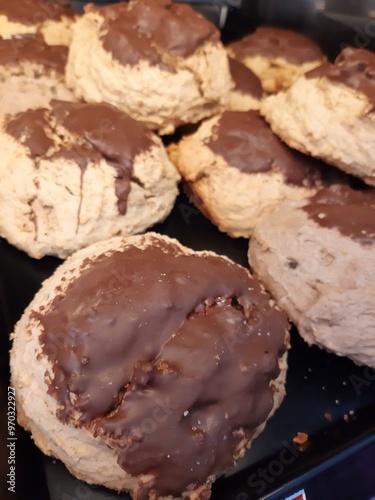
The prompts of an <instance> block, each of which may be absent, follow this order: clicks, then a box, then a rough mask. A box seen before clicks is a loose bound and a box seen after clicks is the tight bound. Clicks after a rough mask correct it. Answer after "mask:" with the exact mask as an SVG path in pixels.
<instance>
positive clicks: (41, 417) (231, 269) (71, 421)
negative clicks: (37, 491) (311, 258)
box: [11, 233, 289, 500]
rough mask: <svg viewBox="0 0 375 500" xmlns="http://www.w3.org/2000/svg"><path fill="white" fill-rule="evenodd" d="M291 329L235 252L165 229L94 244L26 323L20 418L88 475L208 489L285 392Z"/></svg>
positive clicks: (167, 489) (39, 440)
mask: <svg viewBox="0 0 375 500" xmlns="http://www.w3.org/2000/svg"><path fill="white" fill-rule="evenodd" d="M288 326H289V325H288V321H287V318H286V315H285V314H284V313H283V312H281V311H280V310H279V309H277V308H276V307H274V305H273V302H272V301H271V300H270V297H269V295H267V294H266V293H265V292H264V291H263V290H262V288H261V285H260V284H259V282H258V281H257V280H255V279H253V278H252V277H251V276H250V274H249V272H248V271H247V270H246V269H245V268H243V267H241V266H239V265H237V264H234V263H233V262H231V261H230V260H229V259H227V258H225V257H221V256H218V255H216V254H214V253H212V252H194V251H192V250H190V249H188V248H186V247H183V246H181V245H180V244H179V243H178V242H177V241H176V240H171V239H169V238H167V237H164V236H160V235H156V234H152V233H149V234H146V235H144V236H136V237H129V238H127V239H123V238H114V239H112V240H109V241H105V242H100V243H97V244H94V245H93V246H91V247H89V248H86V249H83V250H81V251H79V252H77V253H76V254H74V255H73V256H72V257H71V258H70V259H68V260H67V261H66V262H65V263H64V264H63V265H62V266H61V267H60V268H59V269H58V270H57V271H56V272H55V274H54V275H53V276H52V277H51V278H50V279H49V280H47V281H46V282H45V283H44V284H43V287H42V289H41V290H40V291H39V293H38V294H37V295H36V296H35V298H34V300H33V302H32V303H31V304H30V306H29V307H28V309H27V310H26V311H25V313H24V315H23V317H22V319H21V320H20V322H19V323H18V325H17V326H16V329H15V333H14V336H13V337H14V342H13V348H12V352H11V371H12V382H11V383H12V387H14V388H15V391H16V400H17V410H18V421H19V423H20V424H21V425H22V426H23V427H25V428H26V429H27V430H29V431H30V432H31V433H32V436H33V439H34V441H35V442H36V444H37V445H38V446H39V447H40V448H41V449H42V451H43V452H44V453H46V454H48V455H52V456H54V457H57V458H59V459H61V460H62V461H63V462H64V463H65V465H66V466H67V467H68V469H69V470H70V471H71V472H72V473H73V474H74V475H75V476H77V477H78V478H80V479H83V480H84V481H86V482H88V483H94V484H103V485H104V486H107V487H109V488H113V489H115V490H129V491H130V492H131V495H132V498H134V499H150V500H151V499H152V500H156V499H180V498H189V499H196V500H197V499H199V498H200V499H201V498H206V499H208V498H209V496H210V487H211V483H212V482H213V480H214V477H215V474H216V473H218V472H219V471H221V470H225V469H227V468H229V467H231V466H233V465H234V463H235V460H237V459H238V458H239V457H241V456H242V455H243V454H244V452H245V450H246V448H247V447H249V446H250V444H251V441H252V440H253V439H254V437H255V436H257V435H258V434H259V433H260V432H261V430H262V429H263V428H264V425H265V421H266V419H267V418H268V417H269V415H270V414H271V413H272V412H273V411H274V410H275V409H276V408H277V407H278V406H279V404H280V403H281V400H282V398H283V396H284V381H285V373H286V348H287V344H288Z"/></svg>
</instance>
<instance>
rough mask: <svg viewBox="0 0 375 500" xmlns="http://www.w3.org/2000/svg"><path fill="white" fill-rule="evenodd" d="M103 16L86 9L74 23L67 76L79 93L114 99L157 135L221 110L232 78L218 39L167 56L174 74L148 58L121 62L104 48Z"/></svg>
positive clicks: (89, 98)
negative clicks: (184, 53)
mask: <svg viewBox="0 0 375 500" xmlns="http://www.w3.org/2000/svg"><path fill="white" fill-rule="evenodd" d="M102 20H103V18H102V17H101V16H100V15H99V14H97V13H94V12H88V13H86V14H84V15H83V16H82V17H81V19H80V20H79V21H78V22H77V23H76V25H75V27H74V31H73V33H74V34H73V40H72V44H71V46H70V52H69V58H68V63H67V71H66V81H67V84H68V86H69V87H70V88H71V89H73V91H74V92H75V94H76V95H77V97H78V98H81V99H83V100H85V101H87V102H103V101H104V102H108V103H110V104H113V105H114V106H117V107H118V108H120V109H122V110H123V111H125V112H126V113H128V114H129V115H130V116H132V117H133V118H135V119H136V120H139V121H143V122H144V123H146V124H147V125H148V126H149V127H150V128H152V129H156V130H158V131H159V133H161V134H170V133H173V131H174V129H175V128H176V127H177V126H179V125H182V124H184V123H196V122H198V121H200V120H202V119H203V118H205V117H207V116H211V115H213V114H215V113H217V112H219V111H220V110H222V109H224V107H225V105H226V103H227V101H228V93H229V91H230V89H231V87H232V81H231V78H230V73H229V67H228V58H227V55H226V51H225V49H224V47H223V46H222V45H221V44H213V43H205V44H203V45H202V46H201V47H200V48H199V49H198V50H196V51H195V52H194V53H193V54H192V55H191V56H189V57H186V58H182V57H173V58H172V57H171V56H170V55H169V56H168V57H169V59H170V60H169V63H170V64H172V65H173V66H174V67H175V69H176V72H175V73H171V72H168V71H165V70H162V69H160V68H159V67H158V66H154V65H151V64H150V63H149V62H148V61H147V60H140V61H139V63H138V64H137V65H135V66H130V65H126V66H123V65H122V64H120V63H119V62H118V61H116V60H114V59H113V57H112V55H111V54H110V53H109V52H107V51H106V50H105V49H104V48H103V45H102V42H101V40H100V26H101V24H102ZM218 75H220V78H218Z"/></svg>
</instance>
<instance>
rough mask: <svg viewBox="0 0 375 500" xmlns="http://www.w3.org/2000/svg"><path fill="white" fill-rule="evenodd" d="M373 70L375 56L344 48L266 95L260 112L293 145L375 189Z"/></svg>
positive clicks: (374, 94)
mask: <svg viewBox="0 0 375 500" xmlns="http://www.w3.org/2000/svg"><path fill="white" fill-rule="evenodd" d="M374 72H375V54H373V53H372V52H368V51H366V50H362V49H352V48H346V49H344V50H343V51H342V52H341V54H340V55H339V56H338V57H337V59H336V61H335V63H334V64H333V65H331V64H328V63H327V64H324V65H322V66H320V67H319V68H316V69H315V70H313V71H312V72H309V73H307V74H306V75H305V76H302V77H300V78H299V79H298V80H297V81H296V82H295V83H294V84H293V85H292V86H291V87H290V88H289V89H288V90H287V91H286V92H282V93H280V94H278V95H275V96H269V97H267V98H266V99H265V100H264V102H263V104H262V111H261V112H262V113H263V114H264V116H265V118H266V119H267V121H268V122H269V123H270V124H271V127H272V129H273V130H274V132H275V133H276V134H278V135H279V136H280V137H281V138H282V139H283V141H285V142H286V143H287V144H289V145H290V146H291V147H293V148H295V149H298V150H300V151H302V152H306V153H308V154H311V155H313V156H316V157H318V158H322V159H323V160H324V161H326V162H327V163H330V164H332V165H335V166H336V167H338V168H341V169H342V170H344V171H345V172H348V173H349V174H352V175H355V176H357V177H361V178H362V179H363V180H364V181H365V182H366V183H367V184H370V185H375V134H374V132H375V115H374V113H373V108H374V104H375V79H374Z"/></svg>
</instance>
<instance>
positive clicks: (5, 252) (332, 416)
mask: <svg viewBox="0 0 375 500" xmlns="http://www.w3.org/2000/svg"><path fill="white" fill-rule="evenodd" d="M154 230H156V231H158V232H161V233H164V234H167V235H169V236H172V237H175V238H177V239H179V240H180V241H181V243H183V244H185V245H187V246H189V247H192V248H194V249H196V250H201V249H209V250H213V251H216V252H218V253H221V254H225V255H227V256H228V257H230V258H232V259H233V260H235V261H236V262H238V263H239V264H242V265H245V266H247V258H246V253H247V241H245V240H243V239H237V240H234V239H231V238H229V237H227V236H225V235H224V234H222V233H220V232H219V231H218V230H217V229H216V228H215V227H214V226H213V225H212V224H210V223H209V222H208V221H207V220H206V219H205V218H204V217H203V216H202V215H200V214H199V213H198V210H197V209H196V208H195V207H193V206H192V205H190V203H189V202H188V200H187V198H186V197H185V196H184V195H182V194H181V195H180V196H179V198H178V200H177V203H176V205H175V208H174V210H173V212H172V213H171V215H170V216H169V217H168V219H167V220H166V221H165V222H164V223H163V224H161V225H159V226H157V227H156V228H154ZM0 262H1V267H0V331H1V335H2V340H1V342H2V348H1V357H0V367H1V383H0V396H1V403H0V407H1V420H0V437H1V442H2V443H6V442H7V439H6V438H7V426H6V407H7V406H6V399H7V394H6V392H7V386H8V376H9V372H8V354H7V351H8V347H9V341H8V335H9V333H10V332H12V330H13V327H14V324H15V322H16V321H17V320H18V319H19V318H20V316H21V314H22V312H23V310H24V308H25V307H26V306H27V305H28V303H29V302H30V300H31V299H32V297H33V295H34V293H35V292H36V291H37V290H38V288H39V286H40V283H41V282H42V281H43V280H44V279H45V278H47V277H48V276H49V275H50V274H51V273H52V272H53V270H54V269H55V268H56V266H57V265H58V264H59V263H60V261H59V260H58V259H54V258H44V259H42V260H40V261H36V260H33V259H31V258H29V257H27V256H26V255H25V254H24V253H22V252H20V251H18V250H16V249H15V248H13V247H11V246H10V245H8V244H7V243H6V242H5V241H4V240H1V239H0ZM286 390H287V396H286V398H285V400H284V402H283V404H282V406H281V408H280V409H279V410H278V411H277V412H276V414H275V416H274V417H272V419H271V420H270V421H269V423H268V424H267V427H266V430H265V431H264V432H263V434H261V436H260V437H259V438H258V439H256V441H255V442H254V444H253V446H252V448H251V450H250V451H249V452H248V453H247V455H246V456H245V457H244V458H243V459H242V460H241V461H240V463H239V464H238V466H237V468H236V469H235V470H234V471H232V472H231V473H229V474H227V475H225V476H223V477H222V478H220V479H219V480H218V481H217V482H216V483H215V485H214V488H213V495H212V500H223V499H228V500H250V499H258V498H265V497H266V496H267V498H268V495H269V494H271V493H273V494H272V495H271V496H272V498H283V499H284V498H286V496H287V493H288V492H289V491H292V492H293V491H297V490H298V488H299V484H302V485H303V486H306V485H309V484H310V483H311V486H309V487H308V488H307V486H306V488H307V490H306V491H308V490H309V489H310V492H309V494H308V495H307V496H306V498H307V499H308V500H310V499H311V500H314V498H317V499H318V498H319V500H321V499H325V498H329V497H332V498H335V499H340V500H346V499H347V500H362V499H363V500H370V498H371V497H375V475H374V471H375V418H374V416H375V371H374V370H371V369H368V368H365V367H358V366H355V365H354V364H353V363H352V362H351V361H349V360H347V359H344V358H340V357H338V356H335V355H333V354H328V353H326V352H325V351H322V350H320V349H318V348H317V347H308V346H307V344H305V342H304V341H303V340H302V339H301V338H300V337H299V336H298V334H297V333H296V332H292V349H291V351H290V353H289V372H288V377H287V384H286ZM297 432H304V433H306V434H307V435H308V442H307V444H304V445H303V446H298V445H297V444H296V443H294V442H293V437H295V436H296V434H297ZM16 435H17V441H16V480H15V482H16V488H15V491H16V492H15V493H12V492H10V491H8V489H7V488H8V486H9V485H8V484H7V483H6V481H7V479H8V478H7V474H8V473H9V467H10V466H9V464H8V463H7V457H8V456H9V453H8V450H9V449H8V448H7V447H6V445H3V447H2V452H1V468H0V478H1V487H2V491H1V492H0V499H1V500H8V499H17V500H28V499H38V500H44V499H50V500H79V499H90V500H102V499H113V500H122V499H128V498H130V497H128V496H127V495H126V494H120V495H118V494H116V493H114V492H111V491H109V490H106V489H104V488H99V487H90V486H88V485H86V484H85V483H82V482H79V481H77V480H76V479H75V478H73V477H72V476H71V475H70V474H69V473H68V472H67V470H66V469H65V467H64V466H63V465H62V464H61V463H59V462H58V461H54V460H53V459H51V458H47V457H44V456H43V455H42V454H41V453H40V452H39V451H38V450H37V448H36V447H35V446H34V444H33V442H32V440H31V438H30V436H29V435H28V434H27V433H25V432H24V431H23V430H22V429H20V428H17V433H16ZM361 457H362V458H361ZM363 457H365V458H363ZM345 460H346V462H345ZM369 460H370V462H369V463H370V464H371V467H372V471H371V473H368V472H366V466H365V465H363V463H365V464H366V463H368V461H369ZM336 463H337V464H338V465H336V466H335V469H334V470H335V474H336V475H334V474H333V473H331V472H330V471H331V469H332V467H333V466H334V465H335V464H336ZM345 463H346V464H349V465H350V475H348V474H347V473H345V470H347V469H345V468H344V466H345ZM356 463H357V465H358V468H359V469H360V471H359V472H358V473H357V477H356V480H355V481H353V474H354V473H355V471H354V469H353V467H354V465H355V464H356ZM332 464H333V465H332ZM331 466H332V467H331ZM322 467H323V468H322ZM330 467H331V468H330ZM323 469H324V470H323ZM324 471H325V472H324ZM338 471H339V472H340V471H341V472H340V474H341V476H340V474H339V476H337V474H338ZM360 472H362V475H363V478H362V477H361V478H359V477H358V474H359V473H360ZM324 474H326V476H327V474H328V476H327V477H326V478H325V476H324ZM337 477H339V480H338V479H337ZM324 478H325V479H324ZM327 478H330V479H329V480H327ZM333 478H336V479H335V480H334V481H333ZM349 479H350V481H349V482H348V481H347V482H348V484H346V482H345V481H346V480H349ZM338 483H339V484H341V485H342V491H341V493H339V490H338V489H337V488H338ZM330 485H331V486H330ZM330 487H331V488H333V489H332V494H331V495H328V494H327V493H328V492H329V491H330V489H329V488H330ZM280 488H281V490H280ZM275 492H276V493H275ZM332 495H333V496H332ZM300 498H303V497H300Z"/></svg>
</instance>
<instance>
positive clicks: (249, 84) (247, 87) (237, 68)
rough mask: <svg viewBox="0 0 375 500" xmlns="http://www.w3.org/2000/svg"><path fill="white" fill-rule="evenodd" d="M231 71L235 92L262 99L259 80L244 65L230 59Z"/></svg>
mask: <svg viewBox="0 0 375 500" xmlns="http://www.w3.org/2000/svg"><path fill="white" fill-rule="evenodd" d="M229 69H230V72H231V75H232V79H233V81H234V84H235V87H234V88H235V90H238V91H239V92H243V93H244V94H250V95H252V96H253V97H255V98H256V99H261V97H262V94H263V89H262V84H261V83H260V80H259V78H258V77H257V76H256V75H255V74H254V73H253V72H252V71H251V70H250V69H249V68H247V67H246V66H245V65H244V64H242V63H241V62H239V61H236V60H235V59H232V58H231V57H230V58H229Z"/></svg>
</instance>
